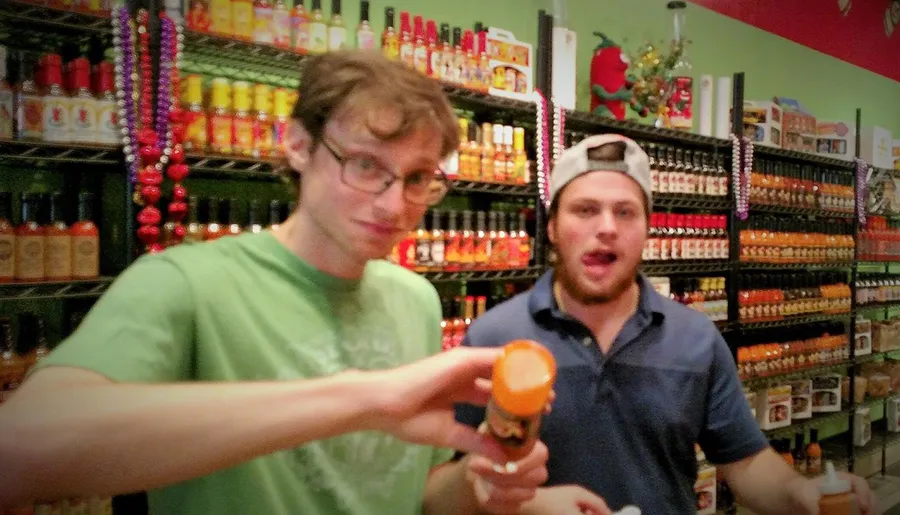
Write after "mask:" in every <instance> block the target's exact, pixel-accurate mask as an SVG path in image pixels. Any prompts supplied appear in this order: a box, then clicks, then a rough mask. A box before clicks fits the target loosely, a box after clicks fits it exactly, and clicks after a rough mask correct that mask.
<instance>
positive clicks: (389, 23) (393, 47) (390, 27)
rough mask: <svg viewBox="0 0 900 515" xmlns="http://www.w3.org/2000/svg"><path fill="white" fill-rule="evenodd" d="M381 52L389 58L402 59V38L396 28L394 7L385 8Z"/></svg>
mask: <svg viewBox="0 0 900 515" xmlns="http://www.w3.org/2000/svg"><path fill="white" fill-rule="evenodd" d="M381 53H382V54H384V56H385V57H387V58H388V59H394V60H397V59H400V38H399V37H398V36H397V30H396V29H394V8H393V7H387V8H385V9H384V32H382V33H381Z"/></svg>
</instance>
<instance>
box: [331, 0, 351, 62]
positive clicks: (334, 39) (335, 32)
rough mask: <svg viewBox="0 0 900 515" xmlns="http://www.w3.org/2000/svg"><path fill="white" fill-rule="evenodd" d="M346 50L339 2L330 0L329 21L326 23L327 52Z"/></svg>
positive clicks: (345, 31)
mask: <svg viewBox="0 0 900 515" xmlns="http://www.w3.org/2000/svg"><path fill="white" fill-rule="evenodd" d="M345 48H347V27H345V26H344V18H343V16H341V0H331V20H330V21H329V22H328V50H329V51H331V52H336V51H338V50H343V49H345Z"/></svg>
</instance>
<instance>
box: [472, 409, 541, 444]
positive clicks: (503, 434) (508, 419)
mask: <svg viewBox="0 0 900 515" xmlns="http://www.w3.org/2000/svg"><path fill="white" fill-rule="evenodd" d="M485 424H486V426H487V427H486V429H487V430H488V432H489V433H490V434H491V436H493V437H494V438H496V439H497V441H498V442H499V443H500V444H501V445H503V446H506V447H522V446H523V445H525V444H526V443H527V442H528V441H529V440H531V439H533V438H535V437H536V436H537V432H538V428H539V427H540V418H539V417H538V416H535V417H517V416H515V415H512V414H510V413H507V412H505V411H503V410H502V409H501V408H500V407H499V406H497V404H496V403H494V402H493V401H491V402H490V404H488V408H487V416H486V419H485Z"/></svg>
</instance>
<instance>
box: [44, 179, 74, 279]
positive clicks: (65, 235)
mask: <svg viewBox="0 0 900 515" xmlns="http://www.w3.org/2000/svg"><path fill="white" fill-rule="evenodd" d="M44 278H45V279H46V280H48V281H65V280H68V279H71V278H72V235H71V233H70V231H69V227H68V226H67V225H66V222H65V221H63V216H62V193H60V192H54V193H53V194H52V195H50V223H48V224H47V225H45V226H44Z"/></svg>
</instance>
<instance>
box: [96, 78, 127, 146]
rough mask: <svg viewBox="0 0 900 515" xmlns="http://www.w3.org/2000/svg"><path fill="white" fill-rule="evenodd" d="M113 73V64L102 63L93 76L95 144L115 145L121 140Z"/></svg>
mask: <svg viewBox="0 0 900 515" xmlns="http://www.w3.org/2000/svg"><path fill="white" fill-rule="evenodd" d="M113 73H114V70H113V64H112V63H111V62H109V61H103V62H102V63H100V64H98V65H97V66H96V68H95V69H94V76H93V83H94V92H95V93H96V95H97V98H96V102H97V103H96V107H97V142H98V143H105V144H107V145H115V144H117V143H118V142H119V141H120V139H121V134H119V123H118V114H117V113H118V107H117V106H116V93H115V76H114V75H113Z"/></svg>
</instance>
